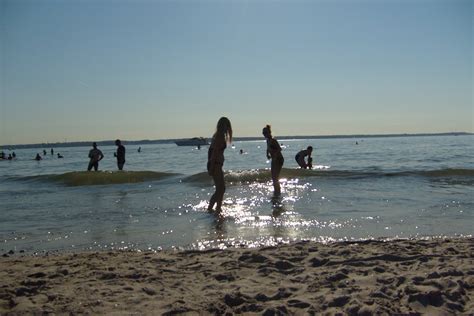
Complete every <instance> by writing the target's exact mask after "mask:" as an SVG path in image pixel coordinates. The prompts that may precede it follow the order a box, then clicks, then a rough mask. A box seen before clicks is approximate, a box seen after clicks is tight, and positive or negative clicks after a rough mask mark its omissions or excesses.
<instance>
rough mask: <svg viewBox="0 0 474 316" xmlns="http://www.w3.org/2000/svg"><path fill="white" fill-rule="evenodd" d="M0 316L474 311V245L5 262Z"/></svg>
mask: <svg viewBox="0 0 474 316" xmlns="http://www.w3.org/2000/svg"><path fill="white" fill-rule="evenodd" d="M0 267H1V269H0V280H1V283H0V314H2V315H8V314H21V313H28V314H30V313H56V314H64V313H86V314H133V313H138V314H153V315H157V314H158V315H161V314H164V315H174V314H181V313H183V314H187V315H198V314H201V315H202V314H204V315H207V314H216V315H222V314H226V313H229V315H230V314H239V313H245V314H265V315H287V314H290V315H292V314H293V315H300V314H318V315H319V314H327V315H334V314H337V313H343V314H347V315H375V314H397V313H402V314H426V315H459V314H473V313H474V239H473V238H455V239H431V240H397V241H389V242H383V241H366V242H342V243H331V244H319V243H314V242H297V243H293V244H288V245H279V246H275V247H266V248H258V249H257V248H255V249H230V250H207V251H161V252H158V253H153V252H149V253H148V252H141V253H140V252H125V251H114V252H94V253H92V252H82V253H62V254H54V255H51V254H49V255H41V256H31V255H22V254H4V255H3V256H2V257H1V258H0Z"/></svg>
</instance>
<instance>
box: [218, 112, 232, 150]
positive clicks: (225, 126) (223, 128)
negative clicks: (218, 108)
mask: <svg viewBox="0 0 474 316" xmlns="http://www.w3.org/2000/svg"><path fill="white" fill-rule="evenodd" d="M216 134H223V135H224V137H225V140H226V142H227V143H231V142H232V124H230V120H229V119H228V118H227V117H224V116H223V117H221V118H220V119H219V121H218V122H217V127H216ZM214 135H215V134H214Z"/></svg>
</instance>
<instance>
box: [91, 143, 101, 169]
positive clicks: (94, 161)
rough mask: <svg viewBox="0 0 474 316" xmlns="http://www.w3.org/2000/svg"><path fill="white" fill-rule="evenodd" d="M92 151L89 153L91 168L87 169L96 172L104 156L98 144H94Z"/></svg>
mask: <svg viewBox="0 0 474 316" xmlns="http://www.w3.org/2000/svg"><path fill="white" fill-rule="evenodd" d="M92 147H93V148H92V149H91V150H90V151H89V158H90V160H89V166H88V167H87V171H91V170H92V168H94V170H95V171H97V170H98V169H99V161H101V160H102V159H103V158H104V154H102V152H101V151H100V150H99V149H97V143H96V142H93V143H92Z"/></svg>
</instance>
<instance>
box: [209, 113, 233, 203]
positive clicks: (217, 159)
mask: <svg viewBox="0 0 474 316" xmlns="http://www.w3.org/2000/svg"><path fill="white" fill-rule="evenodd" d="M231 142H232V125H231V124H230V121H229V119H228V118H227V117H221V118H220V119H219V121H218V122H217V128H216V132H215V133H214V136H213V137H212V142H211V145H210V146H209V151H208V153H207V172H208V174H209V175H210V176H212V179H213V180H214V184H215V186H216V191H215V192H214V194H213V195H212V196H211V199H210V200H209V206H208V207H207V210H208V211H212V209H213V208H214V205H216V211H217V212H220V211H221V210H222V208H221V207H222V201H223V199H224V193H225V182H224V171H223V170H222V167H223V166H224V150H225V149H226V147H227V144H230V143H231Z"/></svg>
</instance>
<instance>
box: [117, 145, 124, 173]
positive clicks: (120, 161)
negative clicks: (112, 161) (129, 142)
mask: <svg viewBox="0 0 474 316" xmlns="http://www.w3.org/2000/svg"><path fill="white" fill-rule="evenodd" d="M115 145H116V146H117V153H116V154H115V156H116V157H117V167H118V169H119V170H122V169H123V165H124V164H125V147H124V146H123V145H122V142H121V141H120V139H117V140H116V141H115Z"/></svg>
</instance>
